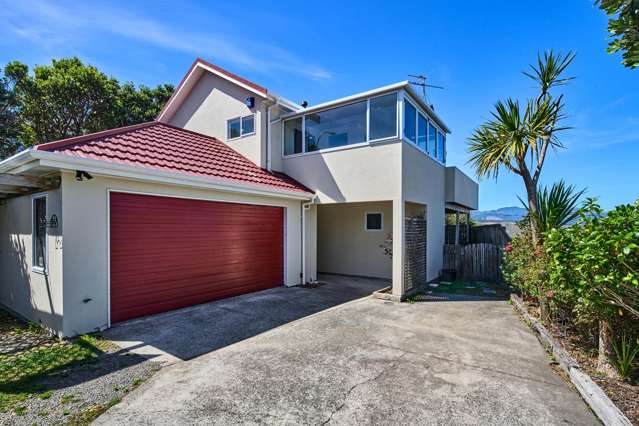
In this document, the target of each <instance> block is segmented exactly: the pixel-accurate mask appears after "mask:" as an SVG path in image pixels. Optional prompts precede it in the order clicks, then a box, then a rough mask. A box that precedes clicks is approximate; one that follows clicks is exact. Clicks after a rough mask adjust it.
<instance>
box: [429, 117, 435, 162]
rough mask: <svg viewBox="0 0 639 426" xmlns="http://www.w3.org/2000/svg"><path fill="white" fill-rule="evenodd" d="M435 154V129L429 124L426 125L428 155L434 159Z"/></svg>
mask: <svg viewBox="0 0 639 426" xmlns="http://www.w3.org/2000/svg"><path fill="white" fill-rule="evenodd" d="M436 152H437V128H435V126H433V125H432V124H431V123H429V124H428V155H430V156H431V157H433V158H435V153H436Z"/></svg>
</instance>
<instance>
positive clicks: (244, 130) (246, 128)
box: [226, 114, 255, 140]
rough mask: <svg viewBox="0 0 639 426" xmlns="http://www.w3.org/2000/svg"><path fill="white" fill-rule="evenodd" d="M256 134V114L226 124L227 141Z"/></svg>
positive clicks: (231, 120)
mask: <svg viewBox="0 0 639 426" xmlns="http://www.w3.org/2000/svg"><path fill="white" fill-rule="evenodd" d="M253 133H255V114H251V115H246V116H244V117H237V118H232V119H230V120H228V121H227V122H226V139H227V140H228V139H235V138H239V137H242V136H247V135H252V134H253Z"/></svg>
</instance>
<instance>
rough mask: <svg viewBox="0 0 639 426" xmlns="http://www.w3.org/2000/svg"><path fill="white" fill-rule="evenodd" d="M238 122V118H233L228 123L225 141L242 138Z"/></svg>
mask: <svg viewBox="0 0 639 426" xmlns="http://www.w3.org/2000/svg"><path fill="white" fill-rule="evenodd" d="M240 121H241V119H240V118H234V119H233V120H229V121H228V132H227V134H226V138H227V139H234V138H239V137H240V136H242V133H241V127H240Z"/></svg>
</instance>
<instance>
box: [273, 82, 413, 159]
mask: <svg viewBox="0 0 639 426" xmlns="http://www.w3.org/2000/svg"><path fill="white" fill-rule="evenodd" d="M400 93H401V92H399V91H397V90H392V91H390V92H386V93H380V94H375V95H374V96H368V97H366V98H360V99H355V100H352V101H350V102H346V103H343V104H339V105H332V106H330V107H326V108H322V109H319V110H317V111H313V112H311V113H310V114H317V113H320V112H324V111H329V110H332V109H337V108H341V107H344V106H348V105H353V104H356V103H360V102H362V101H365V102H366V140H365V141H364V142H358V143H354V144H349V145H342V146H336V147H333V148H324V149H319V150H317V151H306V115H307V114H303V115H301V116H299V115H298V116H295V117H289V118H287V119H286V120H282V157H283V158H290V157H298V156H300V155H309V154H320V153H324V152H331V151H341V150H344V149H352V148H358V147H361V146H367V145H370V144H371V143H373V144H374V143H377V142H384V141H389V140H395V139H400V136H399V135H400V133H402V131H401V129H400V124H401V120H400V111H399V109H400V106H401V105H402V104H401V100H400ZM390 94H395V95H396V96H397V106H396V107H395V134H394V135H391V136H387V137H384V138H378V139H370V114H371V112H370V110H371V99H375V98H379V97H382V96H386V95H390ZM300 117H301V118H302V152H297V153H293V154H286V152H285V142H286V140H285V139H286V132H285V131H284V126H285V123H286V122H287V121H291V120H296V119H298V118H300Z"/></svg>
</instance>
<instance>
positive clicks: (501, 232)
mask: <svg viewBox="0 0 639 426" xmlns="http://www.w3.org/2000/svg"><path fill="white" fill-rule="evenodd" d="M469 242H470V243H471V244H477V243H490V244H495V245H497V246H499V247H503V246H504V245H506V243H508V242H510V236H509V235H508V233H507V232H506V228H504V226H503V225H500V224H498V223H493V224H490V225H475V226H473V227H472V228H471V231H470V241H469Z"/></svg>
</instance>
